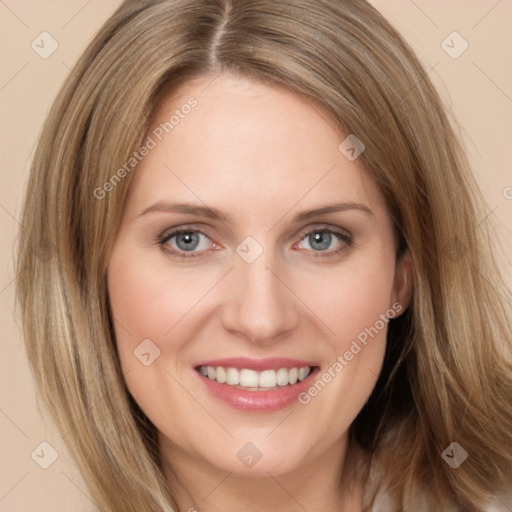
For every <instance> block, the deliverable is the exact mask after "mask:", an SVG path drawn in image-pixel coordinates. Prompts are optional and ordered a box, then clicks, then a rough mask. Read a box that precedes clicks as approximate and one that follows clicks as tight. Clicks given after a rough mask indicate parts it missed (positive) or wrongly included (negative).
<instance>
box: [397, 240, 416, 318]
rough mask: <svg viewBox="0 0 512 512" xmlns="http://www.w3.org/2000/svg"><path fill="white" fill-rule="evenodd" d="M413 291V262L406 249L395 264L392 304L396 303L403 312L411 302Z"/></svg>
mask: <svg viewBox="0 0 512 512" xmlns="http://www.w3.org/2000/svg"><path fill="white" fill-rule="evenodd" d="M413 290H414V262H413V259H412V256H411V253H410V252H409V250H408V249H407V250H406V251H405V252H404V253H403V254H402V256H400V258H399V259H397V262H396V268H395V280H394V283H393V293H392V299H393V301H392V303H395V302H398V303H399V304H401V305H402V311H405V310H406V309H407V308H408V307H409V304H410V302H411V299H412V293H413Z"/></svg>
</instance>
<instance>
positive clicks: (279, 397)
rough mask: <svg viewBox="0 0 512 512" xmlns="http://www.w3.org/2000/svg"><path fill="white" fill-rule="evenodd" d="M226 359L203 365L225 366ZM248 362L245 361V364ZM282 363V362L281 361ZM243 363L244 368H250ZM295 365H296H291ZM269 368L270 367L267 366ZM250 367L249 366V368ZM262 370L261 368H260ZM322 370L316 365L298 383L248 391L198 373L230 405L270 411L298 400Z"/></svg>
mask: <svg viewBox="0 0 512 512" xmlns="http://www.w3.org/2000/svg"><path fill="white" fill-rule="evenodd" d="M226 361H228V360H223V363H222V364H209V363H216V362H215V361H209V362H208V364H202V365H201V366H224V367H226ZM288 361H290V360H288ZM245 364H246V363H245V362H244V365H245ZM280 364H281V363H280ZM244 365H242V366H241V367H243V368H248V367H247V366H244ZM227 366H231V367H232V368H236V366H235V365H227ZM300 366H312V365H309V364H303V362H301V365H300ZM291 367H292V368H293V367H295V365H291ZM267 368H268V367H267ZM275 368H286V365H285V366H276V367H272V368H271V369H275ZM248 369H249V368H248ZM260 371H261V370H260ZM319 371H320V368H319V367H318V366H315V367H314V368H313V369H312V371H311V373H310V374H309V375H308V376H307V377H306V378H305V379H304V380H303V381H302V382H297V383H296V384H293V385H290V386H285V387H282V388H280V389H276V390H272V391H246V390H244V389H238V388H235V387H233V386H229V385H227V384H220V383H219V382H216V381H214V380H210V379H209V378H208V377H205V376H204V375H202V374H201V373H199V371H197V370H196V374H197V376H198V378H199V379H200V380H201V382H202V383H203V384H204V385H205V386H206V388H207V389H208V391H209V392H210V393H211V394H212V395H213V396H214V397H215V398H218V399H220V400H222V401H223V402H224V403H226V404H228V405H229V406H231V407H233V408H234V409H237V410H239V411H243V412H270V411H278V410H279V409H284V408H285V407H288V406H290V405H292V404H293V403H296V402H298V397H299V395H300V394H301V393H303V392H305V391H306V390H307V389H308V387H309V386H310V385H311V382H313V379H314V378H315V375H316V374H317V373H318V372H319Z"/></svg>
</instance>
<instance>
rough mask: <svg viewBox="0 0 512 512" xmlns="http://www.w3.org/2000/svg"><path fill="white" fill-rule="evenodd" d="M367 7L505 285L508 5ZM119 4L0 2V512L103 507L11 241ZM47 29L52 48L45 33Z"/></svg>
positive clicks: (492, 0)
mask: <svg viewBox="0 0 512 512" xmlns="http://www.w3.org/2000/svg"><path fill="white" fill-rule="evenodd" d="M372 3H373V4H374V5H375V6H376V7H377V8H379V9H380V10H381V12H383V14H384V15H386V17H387V18H388V19H389V20H390V21H391V23H392V24H393V25H394V26H395V27H397V28H398V30H399V31H400V32H401V33H402V34H403V35H404V36H405V38H406V39H407V40H408V41H409V43H410V44H411V45H412V47H413V48H414V49H415V50H416V51H417V53H418V54H419V56H420V58H421V59H422V60H423V62H424V63H425V66H426V69H427V70H428V71H429V77H430V78H431V79H432V80H433V81H434V83H435V84H436V86H437V87H438V89H439V90H440V92H441V94H442V96H443V98H444V99H445V101H446V103H447V105H448V106H449V108H450V109H451V111H452V112H453V114H454V115H455V116H456V118H457V120H458V123H459V125H460V127H461V128H460V131H461V137H463V141H464V145H465V147H466V149H467V153H468V155H469V156H470V159H471V162H472V165H473V168H474V172H475V175H476V177H477V179H478V182H479V184H480V186H481V188H482V190H483V192H484V194H485V196H486V199H487V201H488V205H489V207H488V211H487V212H486V214H485V215H484V216H483V218H482V220H481V222H482V223H485V222H489V221H493V222H496V223H497V224H498V225H499V229H500V236H501V242H502V244H503V247H504V249H505V251H504V253H505V256H504V258H503V268H504V271H505V275H506V279H507V280H508V283H512V270H511V268H512V266H511V262H510V258H509V257H508V256H507V255H509V254H510V252H511V250H512V171H511V162H512V144H511V142H512V141H511V133H512V79H511V78H512V77H511V71H512V66H511V62H512V60H511V59H510V55H509V54H510V49H511V48H512V30H511V28H512V2H511V1H510V0H499V1H498V0H464V1H463V0H414V1H412V0H386V1H385V0H373V2H372ZM119 4H120V1H119V0H89V1H87V0H46V1H44V2H40V1H36V0H0V37H1V52H2V54H1V63H2V65H1V71H0V110H1V126H0V135H1V141H2V142H1V155H0V158H1V171H0V172H1V189H0V230H1V237H0V258H1V266H0V315H1V319H0V322H1V323H0V325H1V333H2V334H1V335H2V343H1V345H0V351H1V385H0V438H1V460H2V464H1V466H0V511H4V512H7V511H9V512H14V511H16V512H34V511H37V512H44V511H52V512H55V511H56V510H58V511H62V512H71V511H72V512H79V511H93V510H98V509H97V507H96V506H95V505H94V503H93V502H92V500H91V499H90V497H89V493H88V490H87V489H86V487H85V485H84V483H83V480H82V479H81V477H80V475H79V473H78V471H77V470H76V468H75V467H74V464H73V462H72V461H71V459H70V457H69V455H68V453H67V452H66V449H65V445H64V441H63V437H62V436H61V435H60V434H59V433H57V431H56V430H55V428H54V426H53V424H52V423H51V421H50V420H49V419H47V418H46V416H45V414H44V411H43V410H42V408H41V407H38V404H37V401H36V395H35V392H34V385H33V379H32V376H31V373H30V371H29V367H28V364H27V358H26V355H25V351H24V347H23V343H22V338H21V334H20V326H19V320H18V319H17V316H16V314H15V309H14V286H13V279H14V273H13V254H14V249H13V244H14V240H15V237H16V233H17V230H18V229H19V228H20V223H19V218H20V212H21V204H22V197H23V192H24V187H25V184H26V180H27V177H28V172H29V164H30V160H31V157H32V154H33V150H34V144H35V141H36V139H37V136H38V134H39V132H40V130H41V126H42V123H43V120H44V117H45V115H46V113H47V111H48V109H49V107H50V105H51V103H52V101H53V99H54V98H55V96H56V94H57V91H58V88H59V86H60V84H61V83H62V82H63V80H64V79H65V78H66V76H67V75H68V74H69V72H70V69H71V67H72V66H73V64H74V63H75V62H76V60H77V58H78V56H79V55H80V53H81V52H82V51H83V50H84V48H85V46H86V45H87V43H88V42H89V41H90V39H91V37H92V35H93V34H94V33H95V32H96V31H97V30H98V29H99V28H100V26H101V25H102V23H103V22H104V21H105V20H106V19H107V17H108V16H109V15H110V14H111V13H112V12H113V11H114V10H115V9H116V7H117V6H118V5H119ZM43 32H47V33H48V34H50V36H51V38H53V40H55V43H52V41H51V39H49V37H48V36H47V35H43V36H41V35H40V34H41V33H43ZM453 32H457V34H453ZM42 37H44V38H46V39H45V41H46V44H44V45H43V44H41V43H40V40H41V38H42ZM33 41H35V43H33ZM38 41H39V43H38ZM443 41H444V43H443ZM37 44H39V47H38V46H37ZM51 44H54V45H56V44H58V48H57V49H56V50H55V51H54V52H53V53H52V54H51V55H50V56H48V57H47V58H42V56H41V53H44V52H43V48H42V46H44V48H45V50H44V51H49V49H51ZM466 45H467V48H466V49H465V51H463V52H462V50H464V48H465V47H466ZM32 46H34V47H35V48H34V49H33V47H32ZM459 53H460V55H459ZM454 57H457V58H454ZM79 420H80V419H79V418H77V421H79ZM41 443H48V444H49V445H50V446H48V445H46V444H44V445H41ZM52 457H53V458H54V457H56V459H55V461H54V462H53V463H52V464H51V465H50V466H49V467H48V468H47V469H44V468H43V467H41V466H45V465H48V464H49V463H50V462H51V461H52Z"/></svg>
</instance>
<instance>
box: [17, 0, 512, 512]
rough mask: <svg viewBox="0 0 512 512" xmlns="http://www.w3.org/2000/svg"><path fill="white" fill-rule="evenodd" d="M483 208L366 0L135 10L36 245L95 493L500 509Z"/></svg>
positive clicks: (198, 500) (429, 103)
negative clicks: (44, 246) (43, 254)
mask: <svg viewBox="0 0 512 512" xmlns="http://www.w3.org/2000/svg"><path fill="white" fill-rule="evenodd" d="M484 212H485V206H484V204H483V201H482V199H481V196H480V193H479V191H478V189H477V188H476V186H475V184H474V181H473V178H472V176H471V173H470V171H469V170H468V165H467V162H466V158H465V156H464V154H463V152H462V150H461V148H460V146H459V144H458V142H457V140H456V138H455V137H454V134H453V131H452V128H451V127H450V124H449V121H448V119H447V116H446V114H445V112H444V110H443V108H442V105H441V101H440V99H439V97H438V95H437V93H436V92H435V90H434V89H433V87H432V85H431V83H430V81H429V79H428V77H427V76H426V73H425V71H424V70H423V68H422V67H421V65H420V64H419V62H418V60H417V59H416V57H415V56H414V55H413V53H412V52H411V50H410V49H409V47H408V46H407V45H406V44H405V43H404V42H403V40H402V39H401V37H400V36H399V35H398V34H397V33H396V31H394V30H393V29H392V28H391V26H390V25H389V24H388V23H387V22H386V21H385V20H384V19H383V18H382V16H381V15H380V14H379V13H378V12H377V11H376V10H375V9H374V8H372V7H371V6H370V5H369V4H367V3H366V2H363V1H349V2H342V1H335V2H332V1H326V0H325V1H324V0H316V1H315V2H305V1H301V0H293V1H282V2H281V1H272V2H270V1H265V0H254V1H246V2H230V1H228V0H217V1H208V2H206V1H200V0H197V1H196V0H175V1H154V0H152V1H149V0H148V1H137V2H134V1H127V2H125V3H123V5H122V6H121V7H120V8H119V10H118V11H117V12H116V13H115V14H114V15H113V16H112V18H110V19H109V20H108V21H107V23H106V24H105V26H104V27H103V28H102V29H101V31H100V33H99V34H98V35H97V37H96V38H95V40H94V41H93V42H92V43H91V45H90V46H89V48H88V49H87V50H86V52H85V54H84V55H83V57H82V58H81V59H80V61H79V63H78V64H77V66H76V67H75V69H74V71H73V73H72V74H71V76H70V78H69V79H68V81H67V82H66V84H65V86H64V89H63V90H62V91H61V94H60V95H59V98H58V99H57V101H56V103H55V105H54V107H53V109H52V111H51V113H50V116H49V118H48V120H47V123H46V126H45V130H44V132H43V135H42V137H41V140H40V143H39V147H38V150H37V153H36V155H35V159H34V163H33V168H32V173H31V178H30V182H29V184H28V190H27V200H26V203H25V209H24V216H23V225H24V226H25V227H26V229H24V230H23V232H22V233H21V235H20V236H21V238H20V245H19V260H18V265H19V269H24V272H19V273H18V275H19V278H18V283H17V284H18V295H19V301H20V304H21V309H22V314H23V322H24V329H25V339H26V344H27V349H28V354H29V357H30V361H31V364H32V366H33V369H34V372H35V375H36V378H37V381H38V384H39V388H40V391H41V393H42V394H43V396H44V397H45V399H46V402H47V404H48V406H49V407H50V410H51V411H52V413H53V415H54V417H55V419H56V421H57V424H58V425H59V427H60V429H61V430H62V432H66V433H68V432H69V434H68V435H67V436H66V440H69V441H68V442H69V448H70V450H71V452H72V453H73V455H74V456H75V459H76V461H77V464H78V465H79V467H80V469H81V471H82V474H83V476H84V478H85V479H86V481H87V482H88V485H89V486H90V490H91V493H92V495H93V497H94V499H95V502H96V504H97V506H98V508H100V509H101V510H111V511H127V510H133V511H140V510H145V511H170V510H175V511H178V510H179V511H186V510H188V511H189V512H191V511H193V510H199V511H202V510H204V511H215V510H239V509H243V510H263V509H264V510H282V511H288V510H322V511H334V510H344V511H361V510H386V511H388V510H404V511H408V510H414V511H417V510H429V511H430V510H460V511H462V510H463V511H466V510H471V511H473V510H491V509H490V507H491V504H490V503H491V499H492V498H493V497H496V498H497V499H498V503H499V498H500V496H501V495H502V494H503V493H506V492H507V490H508V488H509V487H510V482H511V479H512V450H511V448H512V439H511V436H510V433H511V432H512V409H511V406H510V403H511V397H512V380H511V366H510V360H509V359H507V357H508V356H509V352H508V350H509V348H510V325H509V323H508V319H507V311H506V302H505V297H508V295H507V294H508V291H507V290H506V288H505V287H504V285H503V283H502V280H501V278H500V275H499V272H498V271H497V270H496V266H495V264H494V261H493V258H492V253H491V251H490V249H489V247H490V243H489V240H488V237H487V235H486V231H485V230H486V229H487V228H486V225H482V224H479V221H480V219H481V218H483V216H484ZM477 227H478V229H477ZM40 240H48V241H49V243H50V244H52V245H53V246H54V248H55V250H54V252H53V254H52V255H51V257H49V258H38V257H37V246H38V243H39V241H40ZM505 510H506V509H505Z"/></svg>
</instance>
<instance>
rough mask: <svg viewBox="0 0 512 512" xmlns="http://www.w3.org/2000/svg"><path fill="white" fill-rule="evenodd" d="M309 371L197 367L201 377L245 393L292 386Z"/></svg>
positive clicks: (307, 367) (306, 369)
mask: <svg viewBox="0 0 512 512" xmlns="http://www.w3.org/2000/svg"><path fill="white" fill-rule="evenodd" d="M311 370H312V367H311V366H303V367H296V368H279V369H277V370H264V371H256V370H251V369H248V368H242V369H238V368H231V367H222V366H217V367H214V366H200V367H199V372H200V373H201V375H203V376H205V377H207V378H208V379H210V380H213V381H216V382H218V383H219V384H226V385H228V386H232V387H234V388H236V389H243V390H245V391H270V390H277V389H281V388H284V387H287V386H292V385H294V384H296V383H297V382H302V381H303V380H304V379H305V378H306V377H307V376H308V375H309V374H310V373H311Z"/></svg>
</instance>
